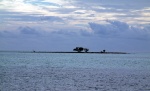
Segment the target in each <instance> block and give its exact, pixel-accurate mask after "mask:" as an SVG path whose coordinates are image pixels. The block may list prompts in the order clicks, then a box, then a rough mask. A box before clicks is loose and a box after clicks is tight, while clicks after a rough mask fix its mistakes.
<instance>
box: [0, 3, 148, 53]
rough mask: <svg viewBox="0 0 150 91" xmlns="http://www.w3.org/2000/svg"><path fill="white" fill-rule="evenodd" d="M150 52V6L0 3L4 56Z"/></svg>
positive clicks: (0, 38)
mask: <svg viewBox="0 0 150 91" xmlns="http://www.w3.org/2000/svg"><path fill="white" fill-rule="evenodd" d="M75 47H85V48H89V51H102V50H104V49H105V50H106V51H119V52H120V51H121V52H150V0H0V50H18V51H32V50H35V51H73V49H74V48H75Z"/></svg>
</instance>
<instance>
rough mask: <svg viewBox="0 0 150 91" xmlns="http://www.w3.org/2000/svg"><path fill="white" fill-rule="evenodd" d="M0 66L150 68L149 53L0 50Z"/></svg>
mask: <svg viewBox="0 0 150 91" xmlns="http://www.w3.org/2000/svg"><path fill="white" fill-rule="evenodd" d="M0 66H8V67H9V66H27V67H35V66H45V67H62V68H98V69H102V68H108V69H139V70H143V69H147V70H148V69H150V54H149V53H141V54H140V53H138V54H69V53H17V52H0Z"/></svg>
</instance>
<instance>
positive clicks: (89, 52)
mask: <svg viewBox="0 0 150 91" xmlns="http://www.w3.org/2000/svg"><path fill="white" fill-rule="evenodd" d="M30 53H79V54H129V53H126V52H104V53H103V52H59V51H58V52H42V51H37V52H36V51H35V52H30Z"/></svg>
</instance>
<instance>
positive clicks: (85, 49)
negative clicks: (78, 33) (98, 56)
mask: <svg viewBox="0 0 150 91" xmlns="http://www.w3.org/2000/svg"><path fill="white" fill-rule="evenodd" d="M73 51H77V52H82V51H85V52H88V51H89V49H87V48H83V47H76V48H74V49H73Z"/></svg>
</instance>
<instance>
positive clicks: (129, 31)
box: [89, 20, 150, 40]
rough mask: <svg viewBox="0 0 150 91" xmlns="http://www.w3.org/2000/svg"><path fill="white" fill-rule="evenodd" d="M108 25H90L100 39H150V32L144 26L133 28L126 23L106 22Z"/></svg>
mask: <svg viewBox="0 0 150 91" xmlns="http://www.w3.org/2000/svg"><path fill="white" fill-rule="evenodd" d="M106 22H107V23H108V24H97V23H89V26H90V28H91V29H92V30H93V32H94V33H95V34H96V35H99V36H100V37H111V38H134V39H146V40H147V39H150V37H149V36H150V31H148V28H146V27H145V28H143V27H142V26H131V25H128V24H127V23H125V22H120V21H117V20H116V21H112V20H106Z"/></svg>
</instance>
